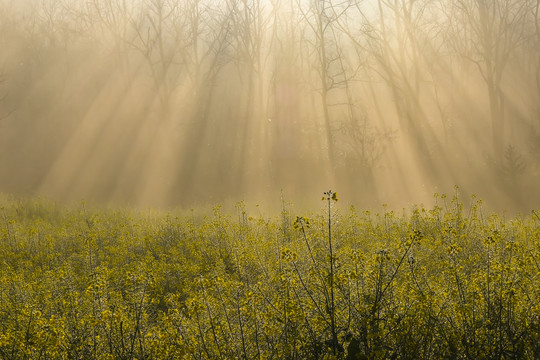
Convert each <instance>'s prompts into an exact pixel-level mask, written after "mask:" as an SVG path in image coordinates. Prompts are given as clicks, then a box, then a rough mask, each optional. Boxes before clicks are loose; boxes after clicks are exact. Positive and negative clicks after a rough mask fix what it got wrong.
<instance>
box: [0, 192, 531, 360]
mask: <svg viewBox="0 0 540 360" xmlns="http://www.w3.org/2000/svg"><path fill="white" fill-rule="evenodd" d="M337 200H338V197H337V195H336V194H335V193H333V192H331V191H329V192H326V193H324V196H323V198H322V200H321V204H322V205H324V207H323V209H324V210H323V211H315V212H314V213H311V214H305V213H302V214H296V213H295V212H294V210H292V209H293V208H292V207H291V206H290V205H288V204H286V203H284V204H283V208H282V210H281V212H279V213H277V214H275V216H273V217H264V216H261V215H251V214H249V213H248V211H247V210H246V206H245V204H244V203H238V204H237V206H236V212H233V213H232V214H228V213H226V212H225V211H223V210H222V209H221V208H220V207H219V206H217V207H215V208H214V210H213V211H212V212H210V213H209V214H207V215H206V216H202V215H197V216H196V215H195V214H194V212H183V213H178V214H175V213H174V212H171V213H169V214H165V213H159V212H142V211H136V210H132V209H131V210H130V209H110V208H108V209H104V208H94V207H90V206H87V205H85V204H84V203H83V204H80V205H79V206H74V207H62V206H60V205H57V204H54V203H51V202H48V201H44V200H39V199H19V198H14V197H9V196H4V197H2V198H0V208H1V209H0V270H1V271H0V359H539V358H540V280H539V277H540V217H539V211H533V212H532V213H530V214H525V215H523V216H515V217H512V218H505V217H504V216H502V215H501V214H496V213H489V212H488V211H486V210H485V209H484V207H483V205H482V202H481V201H480V200H478V199H475V198H473V199H466V201H463V200H462V199H461V198H460V194H459V192H457V191H456V193H455V194H454V195H453V196H448V197H447V196H445V195H438V194H436V195H435V206H433V207H432V208H429V209H426V208H424V207H422V206H415V207H412V208H411V209H407V210H406V211H403V212H396V211H393V210H390V209H387V208H383V210H382V211H381V212H379V213H374V212H370V211H362V210H357V209H355V208H352V207H351V208H345V207H342V205H341V203H340V202H338V201H337ZM465 204H466V205H465Z"/></svg>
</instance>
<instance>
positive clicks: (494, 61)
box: [448, 0, 529, 160]
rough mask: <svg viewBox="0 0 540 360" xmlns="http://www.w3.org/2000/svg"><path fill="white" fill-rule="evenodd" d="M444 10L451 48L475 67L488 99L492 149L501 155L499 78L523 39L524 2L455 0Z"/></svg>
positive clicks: (502, 133)
mask: <svg viewBox="0 0 540 360" xmlns="http://www.w3.org/2000/svg"><path fill="white" fill-rule="evenodd" d="M449 8H450V9H451V11H448V14H450V16H452V17H453V18H451V19H450V20H449V22H450V24H452V26H453V29H452V31H453V34H452V36H451V37H450V38H449V40H451V41H453V44H454V46H455V49H456V50H457V51H458V53H459V54H460V55H461V56H463V57H464V58H466V59H468V60H469V61H471V62H472V63H473V64H474V65H475V66H476V67H477V69H478V71H479V73H480V75H481V77H482V79H483V81H484V83H485V86H486V91H487V95H488V100H489V110H490V118H491V130H492V141H493V151H494V154H495V158H496V159H498V160H501V159H502V156H503V150H504V146H505V126H506V119H505V117H506V116H505V114H506V95H505V91H504V89H503V80H504V76H505V72H506V70H507V67H508V64H509V60H510V58H511V56H512V55H513V54H514V52H515V50H516V49H517V48H518V47H519V46H521V45H522V44H523V41H524V39H525V34H524V26H525V23H526V21H525V17H526V16H527V14H528V12H529V9H528V2H527V1H520V0H489V1H488V0H456V1H453V2H450V6H449Z"/></svg>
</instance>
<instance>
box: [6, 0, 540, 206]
mask: <svg viewBox="0 0 540 360" xmlns="http://www.w3.org/2000/svg"><path fill="white" fill-rule="evenodd" d="M0 27H1V28H0V46H1V49H2V51H1V52H0V192H4V193H13V194H23V195H39V196H46V197H48V198H52V199H54V200H57V201H66V202H68V201H79V200H82V199H84V200H87V201H92V202H96V203H115V204H123V205H130V206H155V207H176V206H178V207H193V206H198V205H202V204H215V203H220V202H228V201H233V202H234V201H240V200H246V201H248V202H250V203H276V202H277V203H279V202H280V201H281V199H282V197H285V198H286V199H287V200H288V201H291V202H293V203H298V204H310V203H312V202H314V201H317V200H319V199H320V196H321V194H322V192H323V191H325V190H327V189H330V188H331V189H333V190H336V191H337V192H338V193H339V195H340V198H341V200H342V201H345V202H346V203H347V204H354V205H356V206H358V207H360V208H372V207H377V206H380V205H381V204H388V205H389V206H391V207H395V208H400V207H407V206H410V204H413V203H416V204H417V203H424V204H430V203H432V202H433V199H434V197H433V194H434V193H448V194H453V193H454V186H458V187H459V189H460V190H459V191H460V196H462V197H463V198H469V197H470V196H471V195H472V194H476V195H477V196H478V197H479V198H482V199H483V200H484V203H485V204H487V205H488V206H490V207H493V208H495V209H506V210H509V211H522V212H530V211H531V209H532V208H535V207H536V208H537V207H538V205H539V204H540V201H539V200H540V189H539V186H538V184H539V183H540V181H539V180H540V13H539V3H538V1H532V0H530V1H529V0H491V1H485V0H363V1H361V0H357V1H354V0H340V1H330V0H222V1H212V0H181V1H180V0H132V1H129V0H26V1H17V2H16V1H12V0H0Z"/></svg>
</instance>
